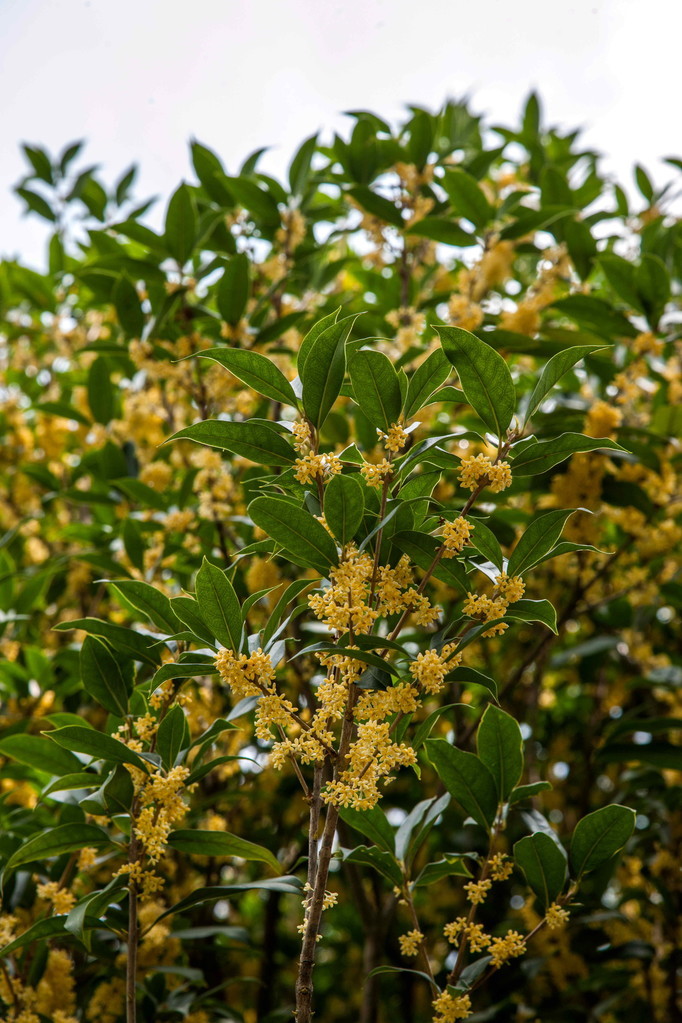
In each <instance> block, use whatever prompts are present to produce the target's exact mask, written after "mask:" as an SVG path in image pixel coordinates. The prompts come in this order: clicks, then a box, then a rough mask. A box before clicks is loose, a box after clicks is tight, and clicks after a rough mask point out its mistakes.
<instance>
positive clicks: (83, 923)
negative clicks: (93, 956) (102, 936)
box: [64, 877, 126, 947]
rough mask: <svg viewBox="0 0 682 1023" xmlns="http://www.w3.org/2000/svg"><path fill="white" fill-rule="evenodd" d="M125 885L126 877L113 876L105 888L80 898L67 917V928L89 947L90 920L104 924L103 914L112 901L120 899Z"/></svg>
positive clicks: (65, 926)
mask: <svg viewBox="0 0 682 1023" xmlns="http://www.w3.org/2000/svg"><path fill="white" fill-rule="evenodd" d="M125 887H126V880H125V878H124V877H113V878H112V879H111V881H110V882H109V884H107V885H105V886H104V888H101V889H99V891H94V892H91V893H90V894H89V895H86V896H85V898H83V899H80V900H79V901H78V902H77V903H76V905H75V906H74V907H73V909H72V910H71V912H70V913H69V915H68V916H67V917H66V921H65V923H64V928H65V930H66V931H68V932H69V933H70V934H73V935H74V937H76V938H78V939H79V940H80V941H82V942H84V943H85V945H86V946H88V947H89V940H88V937H87V930H88V928H89V927H90V921H93V920H94V921H96V922H97V924H98V925H99V926H100V927H101V926H103V921H102V920H101V916H102V914H103V913H104V911H105V910H106V909H107V907H108V906H110V905H111V903H112V902H117V901H118V900H119V898H120V897H121V894H122V892H123V889H124V888H125Z"/></svg>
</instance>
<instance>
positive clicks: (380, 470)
mask: <svg viewBox="0 0 682 1023" xmlns="http://www.w3.org/2000/svg"><path fill="white" fill-rule="evenodd" d="M360 472H361V473H362V475H363V477H364V479H365V483H366V484H367V486H369V487H381V486H383V483H384V480H386V479H390V478H391V474H392V472H393V467H392V466H391V463H390V462H389V461H387V460H386V459H385V458H383V459H382V460H381V461H380V462H377V463H376V464H375V463H373V462H365V463H364V465H363V466H362V468H361V469H360Z"/></svg>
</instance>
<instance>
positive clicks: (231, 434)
mask: <svg viewBox="0 0 682 1023" xmlns="http://www.w3.org/2000/svg"><path fill="white" fill-rule="evenodd" d="M168 439H169V440H183V439H186V440H193V441H195V442H196V443H197V444H207V445H208V446H209V447H212V448H221V449H222V450H223V451H231V452H232V453H233V454H235V455H241V456H242V457H243V458H249V459H250V460H251V461H252V462H256V463H257V464H259V465H293V464H294V462H295V461H296V457H297V456H296V452H295V450H294V449H293V447H292V446H291V444H290V443H289V441H288V440H285V438H284V437H282V435H281V434H280V433H278V432H277V430H275V429H270V428H269V427H267V426H262V425H261V424H260V423H253V422H246V423H230V422H227V421H226V420H223V419H206V420H205V421H204V422H202V423H194V424H193V425H192V426H187V427H185V429H184V430H179V431H178V433H175V434H173V436H172V437H169V438H168Z"/></svg>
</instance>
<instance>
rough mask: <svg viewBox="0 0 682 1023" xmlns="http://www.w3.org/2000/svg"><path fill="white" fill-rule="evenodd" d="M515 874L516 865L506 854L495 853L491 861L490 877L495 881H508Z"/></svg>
mask: <svg viewBox="0 0 682 1023" xmlns="http://www.w3.org/2000/svg"><path fill="white" fill-rule="evenodd" d="M513 872H514V864H513V863H512V861H511V860H510V859H509V857H508V856H505V854H504V853H495V855H494V856H493V857H492V859H491V860H490V876H491V877H492V879H493V881H506V880H507V878H508V877H511V875H512V874H513Z"/></svg>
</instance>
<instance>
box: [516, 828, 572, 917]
mask: <svg viewBox="0 0 682 1023" xmlns="http://www.w3.org/2000/svg"><path fill="white" fill-rule="evenodd" d="M514 862H515V863H516V866H517V867H519V868H520V869H521V870H522V871H523V873H524V875H525V878H526V881H527V882H528V885H529V886H530V888H531V889H532V890H533V892H534V893H535V895H537V897H538V899H539V900H540V902H541V904H542V908H543V909H547V907H548V906H551V904H552V903H553V902H555V901H556V899H557V897H558V896H559V895H560V894H561V892H562V890H563V887H564V884H565V882H566V855H565V854H563V853H562V851H561V849H559V847H558V845H557V844H556V842H553V841H552V839H551V838H550V837H549V835H545V834H543V832H542V831H536V833H535V834H534V835H526V837H525V838H522V839H521V840H520V841H518V842H516V843H515V844H514Z"/></svg>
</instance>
